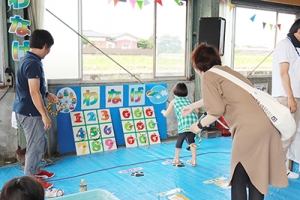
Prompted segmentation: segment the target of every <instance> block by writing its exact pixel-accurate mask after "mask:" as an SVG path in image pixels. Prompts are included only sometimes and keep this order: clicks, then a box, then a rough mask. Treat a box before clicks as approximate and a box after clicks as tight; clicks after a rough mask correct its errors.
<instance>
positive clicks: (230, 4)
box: [229, 3, 234, 11]
mask: <svg viewBox="0 0 300 200" xmlns="http://www.w3.org/2000/svg"><path fill="white" fill-rule="evenodd" d="M233 7H234V5H233V4H232V3H229V11H231V10H232V8H233Z"/></svg>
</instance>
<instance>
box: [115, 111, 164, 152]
mask: <svg viewBox="0 0 300 200" xmlns="http://www.w3.org/2000/svg"><path fill="white" fill-rule="evenodd" d="M119 111H120V117H121V122H122V129H123V132H124V139H125V145H126V147H137V146H146V145H150V144H158V143H160V135H159V131H158V123H157V120H156V117H155V112H154V107H153V106H143V107H128V108H120V109H119Z"/></svg>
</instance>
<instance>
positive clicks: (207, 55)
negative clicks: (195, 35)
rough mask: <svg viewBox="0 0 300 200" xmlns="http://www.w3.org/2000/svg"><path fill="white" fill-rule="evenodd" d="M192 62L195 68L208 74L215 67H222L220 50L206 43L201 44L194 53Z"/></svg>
mask: <svg viewBox="0 0 300 200" xmlns="http://www.w3.org/2000/svg"><path fill="white" fill-rule="evenodd" d="M191 61H192V63H193V67H194V68H196V69H198V70H200V71H202V72H206V71H207V70H209V69H210V68H212V67H213V66H215V65H222V61H221V57H220V53H219V51H218V49H217V48H216V47H214V46H210V45H208V44H207V43H206V42H202V43H200V45H199V46H198V47H197V48H196V49H195V50H194V51H193V52H192V55H191Z"/></svg>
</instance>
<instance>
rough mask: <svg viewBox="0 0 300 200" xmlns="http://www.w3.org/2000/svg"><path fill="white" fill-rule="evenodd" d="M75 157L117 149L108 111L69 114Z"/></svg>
mask: <svg viewBox="0 0 300 200" xmlns="http://www.w3.org/2000/svg"><path fill="white" fill-rule="evenodd" d="M70 117H71V122H72V130H73V136H74V141H75V147H76V153H77V155H83V154H91V153H98V152H103V151H110V150H114V149H117V145H116V139H115V134H114V128H113V124H112V120H111V115H110V111H109V109H102V110H86V111H78V112H70Z"/></svg>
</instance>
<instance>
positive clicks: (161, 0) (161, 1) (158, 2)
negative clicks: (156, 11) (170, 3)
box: [155, 0, 163, 6]
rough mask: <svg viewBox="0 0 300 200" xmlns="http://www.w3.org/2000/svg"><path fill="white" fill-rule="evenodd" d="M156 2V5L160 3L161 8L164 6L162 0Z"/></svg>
mask: <svg viewBox="0 0 300 200" xmlns="http://www.w3.org/2000/svg"><path fill="white" fill-rule="evenodd" d="M155 1H156V3H159V4H160V5H161V6H162V5H163V4H162V0H155Z"/></svg>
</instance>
